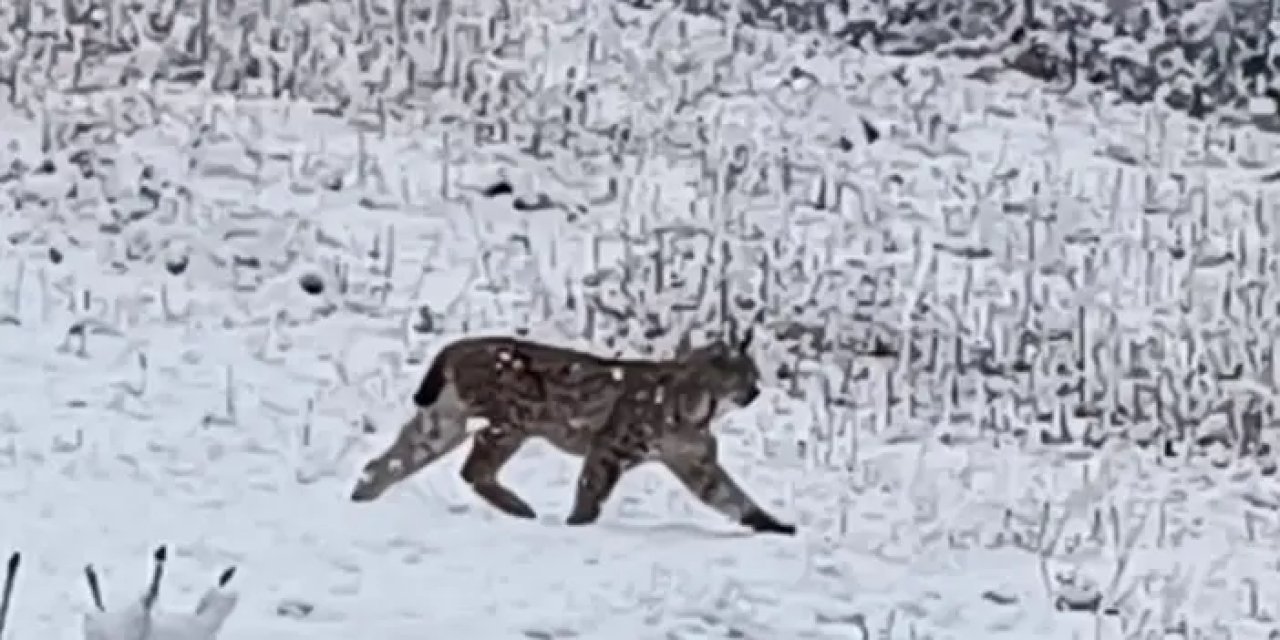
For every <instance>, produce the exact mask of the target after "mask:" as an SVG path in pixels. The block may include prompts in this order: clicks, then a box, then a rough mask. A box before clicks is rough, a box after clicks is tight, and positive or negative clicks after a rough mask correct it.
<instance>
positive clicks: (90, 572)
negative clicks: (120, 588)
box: [84, 564, 107, 612]
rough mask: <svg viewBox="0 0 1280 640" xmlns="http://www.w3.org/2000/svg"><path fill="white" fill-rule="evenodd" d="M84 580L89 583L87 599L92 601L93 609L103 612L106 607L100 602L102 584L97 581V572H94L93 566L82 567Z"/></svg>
mask: <svg viewBox="0 0 1280 640" xmlns="http://www.w3.org/2000/svg"><path fill="white" fill-rule="evenodd" d="M84 579H85V582H87V583H89V599H90V600H92V601H93V606H94V608H96V609H97V610H98V611H103V612H105V611H106V610H107V607H106V605H104V604H103V602H102V582H101V581H99V580H98V572H97V571H96V570H94V568H93V565H91V564H86V565H85V566H84Z"/></svg>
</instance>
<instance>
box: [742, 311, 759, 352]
mask: <svg viewBox="0 0 1280 640" xmlns="http://www.w3.org/2000/svg"><path fill="white" fill-rule="evenodd" d="M763 319H764V309H761V310H759V311H757V312H756V314H755V315H754V316H752V318H751V323H750V324H748V325H747V330H746V331H744V332H743V333H742V339H740V340H738V341H737V342H738V351H740V352H742V353H746V352H747V349H749V348H750V347H751V341H752V339H754V338H755V337H756V325H757V324H759V323H760V321H761V320H763Z"/></svg>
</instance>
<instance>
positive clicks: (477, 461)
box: [462, 426, 538, 518]
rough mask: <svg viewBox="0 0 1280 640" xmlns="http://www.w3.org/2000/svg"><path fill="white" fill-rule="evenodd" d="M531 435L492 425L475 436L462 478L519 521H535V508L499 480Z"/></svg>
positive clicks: (485, 499) (482, 496) (481, 494)
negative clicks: (530, 519) (502, 472)
mask: <svg viewBox="0 0 1280 640" xmlns="http://www.w3.org/2000/svg"><path fill="white" fill-rule="evenodd" d="M527 437H528V436H526V435H525V434H524V432H522V431H518V430H516V429H511V428H508V427H503V426H489V427H486V428H485V429H483V430H481V431H480V432H479V433H477V434H476V437H475V441H474V443H473V444H472V447H471V455H469V456H467V461H466V462H465V463H463V465H462V479H463V480H466V481H467V484H469V485H471V488H472V489H474V490H475V492H476V494H477V495H479V496H480V497H481V498H484V501H485V502H488V503H489V504H490V505H492V506H493V507H494V508H495V509H497V510H499V511H502V512H503V513H506V514H507V515H510V516H515V517H517V518H536V517H538V516H537V514H536V513H534V511H533V507H530V506H529V503H527V502H525V501H524V500H523V499H521V498H520V496H518V495H516V494H515V492H514V491H512V490H510V489H508V488H507V487H506V486H505V485H503V484H502V482H501V481H500V480H498V473H499V472H500V471H502V467H504V466H506V464H507V462H508V461H510V460H511V458H512V457H513V456H515V455H516V452H517V451H519V450H520V447H521V445H523V444H524V441H525V439H526V438H527Z"/></svg>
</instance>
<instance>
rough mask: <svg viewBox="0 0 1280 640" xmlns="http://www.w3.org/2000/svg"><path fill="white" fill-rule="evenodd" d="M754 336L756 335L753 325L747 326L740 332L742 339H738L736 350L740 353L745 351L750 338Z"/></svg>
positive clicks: (749, 344)
mask: <svg viewBox="0 0 1280 640" xmlns="http://www.w3.org/2000/svg"><path fill="white" fill-rule="evenodd" d="M755 337H756V328H755V326H754V325H753V326H749V327H747V330H746V331H745V332H743V334H742V339H741V340H739V341H738V351H740V352H741V353H746V352H747V349H749V348H750V347H751V340H752V339H753V338H755Z"/></svg>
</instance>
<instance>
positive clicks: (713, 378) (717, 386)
mask: <svg viewBox="0 0 1280 640" xmlns="http://www.w3.org/2000/svg"><path fill="white" fill-rule="evenodd" d="M687 363H688V366H689V368H690V373H692V374H694V375H695V376H697V377H696V382H697V384H698V385H699V386H701V387H702V388H703V389H706V391H708V392H709V393H710V394H711V395H713V396H715V397H716V398H718V399H720V400H722V401H728V402H731V403H733V404H734V405H736V406H738V407H745V406H747V405H749V404H751V403H752V402H754V401H755V399H756V398H757V397H759V396H760V368H759V367H758V366H756V362H755V360H754V359H753V358H752V357H751V356H750V354H748V353H747V351H746V349H740V348H736V347H734V346H730V345H727V344H722V343H715V344H711V345H708V346H706V347H703V348H701V349H698V350H697V351H694V352H693V353H691V354H690V355H689V356H687Z"/></svg>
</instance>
